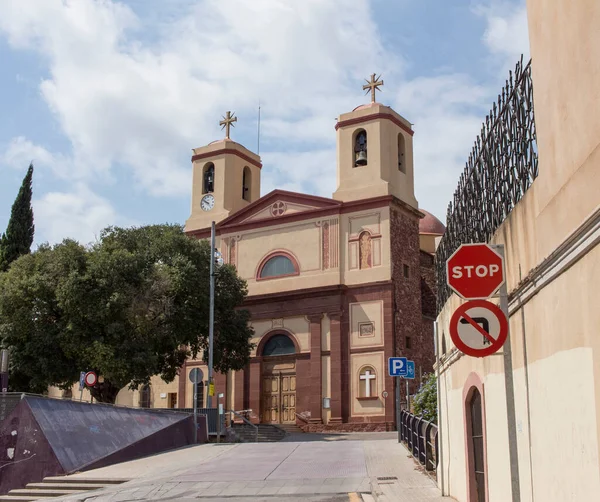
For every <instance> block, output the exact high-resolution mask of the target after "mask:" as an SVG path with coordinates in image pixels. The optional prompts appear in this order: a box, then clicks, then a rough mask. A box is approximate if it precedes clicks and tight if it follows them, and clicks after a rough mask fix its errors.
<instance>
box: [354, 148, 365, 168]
mask: <svg viewBox="0 0 600 502" xmlns="http://www.w3.org/2000/svg"><path fill="white" fill-rule="evenodd" d="M354 165H355V166H366V165H367V152H365V151H364V150H361V151H360V152H358V154H357V155H356V160H355V161H354Z"/></svg>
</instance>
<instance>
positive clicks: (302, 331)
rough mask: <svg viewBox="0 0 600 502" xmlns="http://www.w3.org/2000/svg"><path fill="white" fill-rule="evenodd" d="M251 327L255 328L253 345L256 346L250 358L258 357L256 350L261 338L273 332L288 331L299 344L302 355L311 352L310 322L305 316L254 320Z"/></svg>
mask: <svg viewBox="0 0 600 502" xmlns="http://www.w3.org/2000/svg"><path fill="white" fill-rule="evenodd" d="M250 325H251V326H252V327H253V328H254V337H253V338H252V343H255V344H256V346H255V348H254V349H253V350H252V352H251V354H250V357H255V356H256V350H257V348H258V344H259V342H260V340H261V338H262V337H263V336H264V335H266V334H267V333H270V332H271V331H287V332H288V333H289V334H291V335H292V336H293V337H294V338H295V339H296V341H297V342H298V345H299V346H300V352H301V353H306V352H310V321H309V320H308V318H306V317H305V316H296V317H284V318H282V319H257V320H253V321H252V322H251V323H250Z"/></svg>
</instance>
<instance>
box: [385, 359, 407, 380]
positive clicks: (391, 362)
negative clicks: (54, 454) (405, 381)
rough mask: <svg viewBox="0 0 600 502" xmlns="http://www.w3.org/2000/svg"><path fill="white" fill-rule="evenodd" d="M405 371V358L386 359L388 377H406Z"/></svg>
mask: <svg viewBox="0 0 600 502" xmlns="http://www.w3.org/2000/svg"><path fill="white" fill-rule="evenodd" d="M407 371H408V368H407V366H406V357H390V358H389V359H388V373H389V375H390V376H396V377H397V376H406V372H407Z"/></svg>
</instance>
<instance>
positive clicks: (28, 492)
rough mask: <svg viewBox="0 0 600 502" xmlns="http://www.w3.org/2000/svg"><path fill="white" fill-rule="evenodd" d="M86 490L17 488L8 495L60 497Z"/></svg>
mask: <svg viewBox="0 0 600 502" xmlns="http://www.w3.org/2000/svg"><path fill="white" fill-rule="evenodd" d="M85 491H87V490H57V489H53V488H50V487H49V488H44V489H42V490H35V489H33V490H32V489H31V488H19V489H17V490H11V491H10V492H9V495H16V496H19V497H35V498H39V497H61V496H62V495H72V494H74V493H83V492H85Z"/></svg>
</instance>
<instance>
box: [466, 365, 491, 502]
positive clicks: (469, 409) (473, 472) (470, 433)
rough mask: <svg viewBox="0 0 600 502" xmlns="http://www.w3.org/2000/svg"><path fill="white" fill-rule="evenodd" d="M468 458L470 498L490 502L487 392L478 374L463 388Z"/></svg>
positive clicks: (480, 501)
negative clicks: (486, 419) (486, 415)
mask: <svg viewBox="0 0 600 502" xmlns="http://www.w3.org/2000/svg"><path fill="white" fill-rule="evenodd" d="M463 411H464V424H465V453H466V455H465V457H466V459H467V500H468V502H487V500H488V481H487V477H488V476H487V471H488V469H487V436H486V421H485V393H484V386H483V382H482V380H481V378H480V377H479V375H478V374H477V373H474V372H473V373H471V374H470V375H469V376H468V377H467V381H466V382H465V386H464V388H463Z"/></svg>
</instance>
